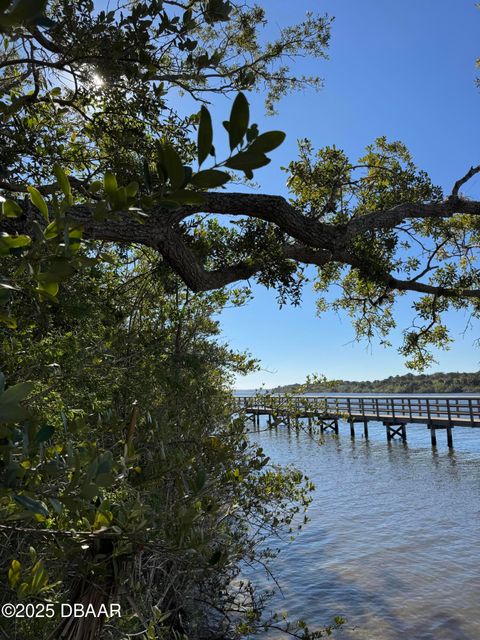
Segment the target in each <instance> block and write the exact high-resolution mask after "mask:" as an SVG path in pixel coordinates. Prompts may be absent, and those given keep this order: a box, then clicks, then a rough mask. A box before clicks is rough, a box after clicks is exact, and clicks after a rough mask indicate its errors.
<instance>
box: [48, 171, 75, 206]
mask: <svg viewBox="0 0 480 640" xmlns="http://www.w3.org/2000/svg"><path fill="white" fill-rule="evenodd" d="M53 173H54V174H55V177H56V179H57V182H58V186H59V187H60V189H61V190H62V191H63V193H64V195H65V197H66V198H67V200H68V203H69V204H70V205H72V204H73V198H72V189H71V187H70V182H69V180H68V178H67V174H66V173H65V171H64V170H63V169H62V167H61V166H60V165H59V164H58V163H55V164H54V165H53Z"/></svg>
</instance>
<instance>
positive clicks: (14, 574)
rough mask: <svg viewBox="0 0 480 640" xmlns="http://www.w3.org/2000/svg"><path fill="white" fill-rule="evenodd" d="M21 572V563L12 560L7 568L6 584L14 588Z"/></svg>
mask: <svg viewBox="0 0 480 640" xmlns="http://www.w3.org/2000/svg"><path fill="white" fill-rule="evenodd" d="M21 573H22V565H21V564H20V562H19V561H18V560H12V564H11V565H10V569H9V570H8V584H9V586H10V588H11V589H14V588H15V585H16V584H17V582H18V581H19V580H20V574H21Z"/></svg>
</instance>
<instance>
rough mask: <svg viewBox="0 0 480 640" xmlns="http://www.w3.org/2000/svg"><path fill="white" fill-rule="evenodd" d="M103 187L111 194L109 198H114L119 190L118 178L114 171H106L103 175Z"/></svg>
mask: <svg viewBox="0 0 480 640" xmlns="http://www.w3.org/2000/svg"><path fill="white" fill-rule="evenodd" d="M103 187H104V189H105V193H106V194H107V195H108V196H109V198H114V197H115V193H116V191H117V188H118V185H117V178H116V177H115V174H114V173H113V171H105V175H104V176H103Z"/></svg>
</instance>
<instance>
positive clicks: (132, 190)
mask: <svg viewBox="0 0 480 640" xmlns="http://www.w3.org/2000/svg"><path fill="white" fill-rule="evenodd" d="M138 188H139V187H138V182H129V183H128V184H127V186H126V187H125V190H126V192H127V196H128V197H129V198H134V197H135V196H136V195H137V193H138Z"/></svg>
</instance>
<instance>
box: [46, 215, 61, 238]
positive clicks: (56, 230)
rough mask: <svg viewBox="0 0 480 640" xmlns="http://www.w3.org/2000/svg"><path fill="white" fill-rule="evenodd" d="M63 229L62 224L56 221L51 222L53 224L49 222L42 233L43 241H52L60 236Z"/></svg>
mask: <svg viewBox="0 0 480 640" xmlns="http://www.w3.org/2000/svg"><path fill="white" fill-rule="evenodd" d="M63 229H64V224H63V222H59V221H58V220H53V222H50V224H49V225H48V226H47V228H46V229H45V231H44V232H43V235H44V237H45V240H53V238H56V237H57V236H59V235H61V234H62V232H63Z"/></svg>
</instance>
